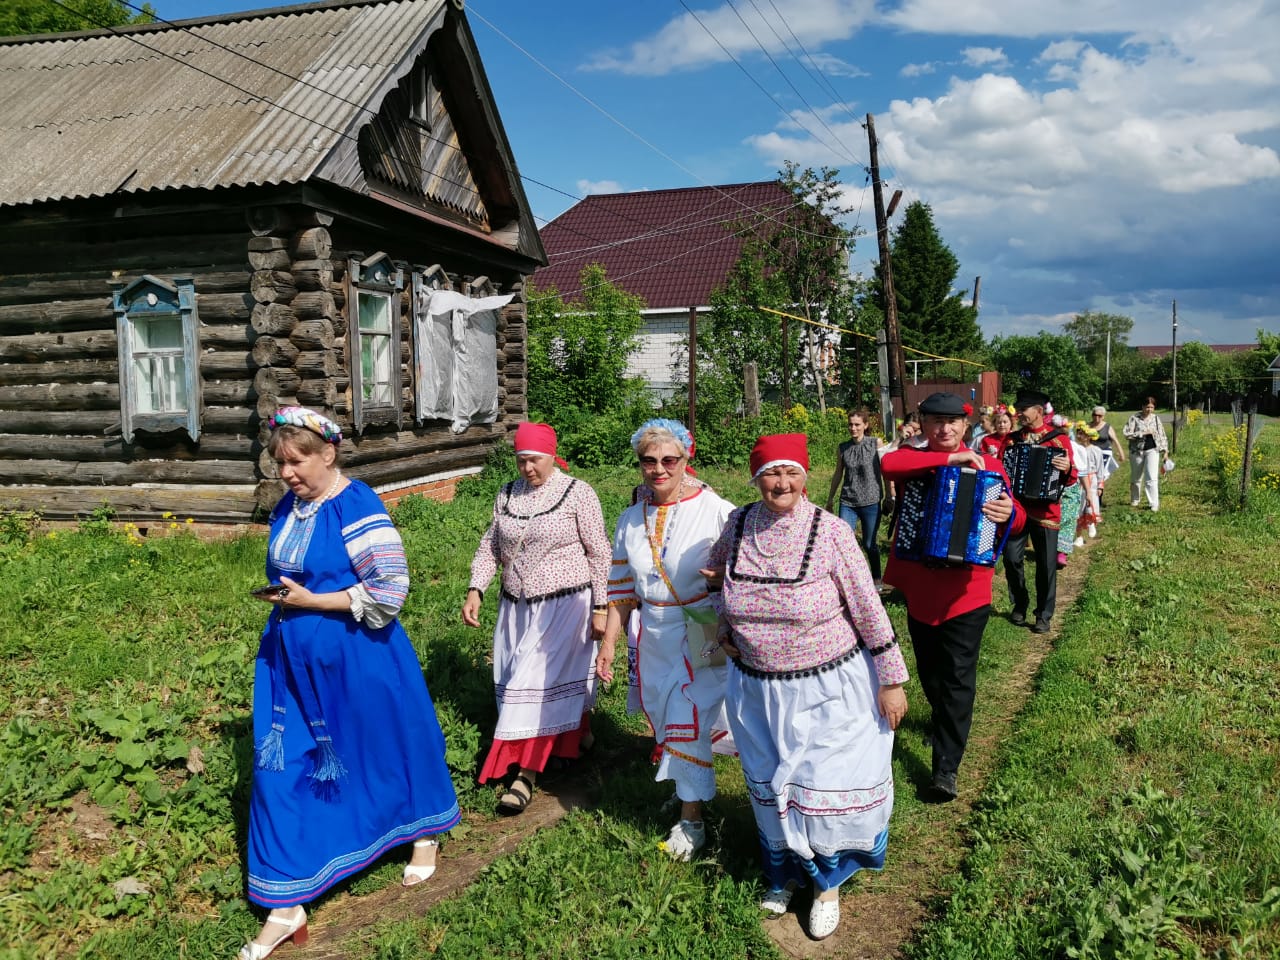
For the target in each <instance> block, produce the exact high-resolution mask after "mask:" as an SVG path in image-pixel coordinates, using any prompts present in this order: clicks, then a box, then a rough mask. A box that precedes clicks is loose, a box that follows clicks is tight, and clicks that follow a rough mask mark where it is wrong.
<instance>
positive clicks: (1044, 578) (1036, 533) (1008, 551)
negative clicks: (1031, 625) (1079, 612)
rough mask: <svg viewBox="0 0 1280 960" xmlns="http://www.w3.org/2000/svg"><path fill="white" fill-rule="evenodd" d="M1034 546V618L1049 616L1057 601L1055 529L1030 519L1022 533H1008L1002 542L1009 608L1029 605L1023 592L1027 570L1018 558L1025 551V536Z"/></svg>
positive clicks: (1028, 596)
mask: <svg viewBox="0 0 1280 960" xmlns="http://www.w3.org/2000/svg"><path fill="white" fill-rule="evenodd" d="M1028 537H1030V538H1031V545H1032V546H1033V547H1035V550H1036V606H1035V611H1034V613H1035V617H1036V619H1038V620H1039V619H1044V620H1052V619H1053V611H1054V608H1055V606H1056V605H1057V601H1058V531H1057V530H1047V529H1045V528H1044V527H1042V526H1040V524H1038V523H1035V522H1033V521H1031V520H1028V521H1027V525H1026V526H1025V527H1023V529H1022V533H1020V534H1018V536H1016V537H1010V538H1009V541H1008V542H1007V543H1006V544H1005V545H1004V575H1005V578H1006V579H1007V580H1008V581H1009V600H1010V601H1011V602H1012V603H1013V609H1014V610H1015V611H1016V612H1019V613H1026V612H1027V610H1028V609H1030V608H1029V607H1028V606H1027V604H1028V603H1029V602H1030V600H1031V598H1030V595H1029V594H1028V593H1027V571H1026V570H1025V569H1023V566H1022V560H1023V558H1024V557H1025V556H1026V553H1027V538H1028Z"/></svg>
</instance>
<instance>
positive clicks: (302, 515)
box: [292, 471, 342, 520]
mask: <svg viewBox="0 0 1280 960" xmlns="http://www.w3.org/2000/svg"><path fill="white" fill-rule="evenodd" d="M340 483H342V473H341V471H339V472H338V473H336V474H335V476H334V478H333V483H332V484H330V485H329V489H328V490H326V491H325V492H324V494H323V495H321V496H320V498H319V499H317V500H312V501H310V503H311V504H312V507H311V509H310V510H307V511H305V512H304V511H303V508H302V507H301V506H299V504H301V503H302V497H300V496H298V495H297V494H296V493H295V494H294V495H293V507H292V512H293V515H294V516H295V517H297V518H298V519H299V520H310V519H311V518H312V517H314V516H315V515H316V514H317V513H319V512H320V508H321V507H323V506H324V502H325V501H326V500H328V499H329V498H330V497H332V496H333V495H334V494H335V493H337V492H338V484H340Z"/></svg>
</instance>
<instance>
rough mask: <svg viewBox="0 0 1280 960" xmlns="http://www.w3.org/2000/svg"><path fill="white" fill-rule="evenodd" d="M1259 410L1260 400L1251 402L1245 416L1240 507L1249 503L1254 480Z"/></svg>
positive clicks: (1242, 507)
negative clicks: (1254, 446) (1255, 415)
mask: <svg viewBox="0 0 1280 960" xmlns="http://www.w3.org/2000/svg"><path fill="white" fill-rule="evenodd" d="M1257 412H1258V401H1256V400H1251V401H1250V402H1249V415H1248V416H1247V417H1246V418H1245V428H1244V462H1243V463H1242V464H1241V466H1240V509H1241V510H1243V509H1244V508H1245V507H1247V506H1248V505H1249V485H1250V484H1251V483H1252V482H1253V417H1254V414H1256V413H1257Z"/></svg>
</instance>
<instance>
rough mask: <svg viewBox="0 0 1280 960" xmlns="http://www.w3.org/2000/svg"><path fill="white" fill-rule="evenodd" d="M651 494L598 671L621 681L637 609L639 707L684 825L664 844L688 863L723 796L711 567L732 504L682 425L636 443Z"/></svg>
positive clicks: (625, 563) (620, 575)
mask: <svg viewBox="0 0 1280 960" xmlns="http://www.w3.org/2000/svg"><path fill="white" fill-rule="evenodd" d="M631 447H632V449H633V450H635V453H636V456H637V458H638V459H639V464H640V475H641V477H642V479H643V481H644V485H645V487H646V488H647V489H646V491H645V493H644V494H643V495H642V496H641V497H639V498H638V499H637V502H636V503H634V504H633V505H632V506H630V507H628V508H627V510H625V511H624V512H623V514H622V516H621V517H619V518H618V528H617V531H616V532H615V534H614V539H613V571H612V573H610V575H609V618H608V623H607V625H606V627H605V633H604V639H603V640H602V641H601V643H600V654H599V657H598V659H597V661H596V672H597V673H598V674H599V676H600V678H601V679H602V680H604V681H605V682H608V681H609V680H611V679H613V661H614V652H615V647H616V643H617V639H618V634H619V633H620V632H621V631H622V624H623V623H624V622H625V621H626V618H627V616H628V614H630V612H631V611H632V610H634V609H637V608H638V611H639V614H638V615H639V618H640V626H639V638H638V641H637V647H636V672H637V674H638V679H639V685H640V702H641V706H642V708H643V710H644V713H645V716H646V717H647V718H648V720H649V723H650V724H651V725H652V726H653V731H654V738H655V739H656V740H657V746H656V748H655V751H654V753H655V755H656V756H657V758H658V772H657V774H656V775H655V777H654V779H655V780H659V781H661V780H674V781H675V787H676V798H677V799H678V800H679V802H680V819H679V821H678V822H677V823H676V825H675V826H674V827H672V828H671V833H670V835H669V836H668V837H667V839H666V841H665V843H664V845H663V848H664V849H665V850H666V852H667V853H668V854H669V855H670V856H671V857H672V858H673V859H676V860H689V859H690V858H691V857H692V856H693V854H694V853H696V852H697V851H698V850H699V849H700V848H701V847H702V846H703V844H704V843H706V830H705V829H704V827H703V823H702V804H703V802H704V801H707V800H710V799H711V798H712V797H714V796H715V793H716V775H715V768H714V767H713V766H712V762H711V753H712V743H713V742H717V741H719V740H721V739H722V738H724V737H725V730H724V729H723V727H721V728H720V729H717V730H713V729H712V721H713V720H720V721H721V723H723V709H724V689H725V675H726V670H727V667H726V665H725V661H724V657H723V656H722V655H720V656H714V655H713V651H716V650H718V647H717V646H716V643H715V630H716V612H715V610H714V609H713V608H712V606H711V597H710V594H709V592H708V587H707V581H706V578H705V575H704V572H703V571H704V569H705V568H706V566H707V557H708V554H709V553H710V551H711V545H712V544H713V543H715V542H716V540H717V539H718V538H719V536H720V531H721V529H722V528H723V527H724V523H725V519H726V518H727V517H728V516H729V512H730V511H731V510H733V504H731V503H729V502H728V501H727V500H724V499H722V498H721V497H719V496H717V495H716V494H715V493H714V492H713V491H712V490H711V488H710V487H708V486H707V485H706V484H704V483H702V482H701V481H699V480H697V479H695V478H694V477H693V475H692V473H691V472H690V471H689V469H688V465H689V458H690V457H691V456H692V455H693V437H692V435H691V434H690V433H689V431H688V429H687V428H686V427H685V425H684V424H682V423H680V422H679V421H678V420H667V419H657V420H650V421H648V422H647V423H645V424H644V425H643V426H642V427H641V428H640V429H639V430H637V431H636V432H635V434H634V435H633V436H632V438H631Z"/></svg>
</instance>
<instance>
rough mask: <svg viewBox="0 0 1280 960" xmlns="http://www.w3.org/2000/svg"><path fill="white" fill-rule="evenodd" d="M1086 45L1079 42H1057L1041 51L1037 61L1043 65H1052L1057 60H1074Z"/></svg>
mask: <svg viewBox="0 0 1280 960" xmlns="http://www.w3.org/2000/svg"><path fill="white" fill-rule="evenodd" d="M1085 46H1087V44H1084V43H1082V42H1081V41H1079V40H1057V41H1055V42H1053V43H1051V44H1049V45H1048V46H1047V47H1045V48H1044V50H1042V51H1041V53H1040V56H1039V57H1037V58H1036V59H1037V60H1040V61H1042V62H1045V63H1053V62H1055V61H1058V60H1075V59H1076V58H1077V57H1079V56H1080V52H1081V51H1082V50H1084V48H1085Z"/></svg>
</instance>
